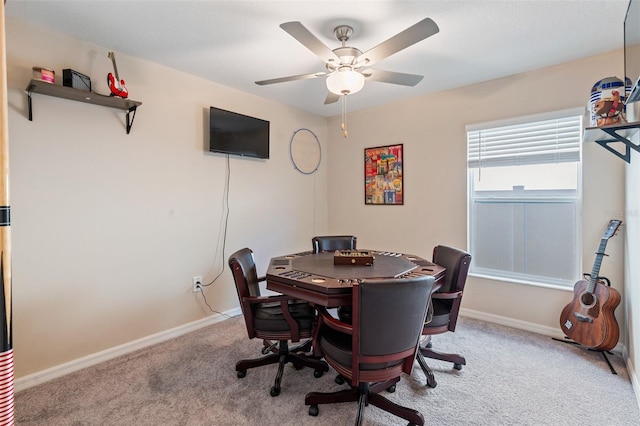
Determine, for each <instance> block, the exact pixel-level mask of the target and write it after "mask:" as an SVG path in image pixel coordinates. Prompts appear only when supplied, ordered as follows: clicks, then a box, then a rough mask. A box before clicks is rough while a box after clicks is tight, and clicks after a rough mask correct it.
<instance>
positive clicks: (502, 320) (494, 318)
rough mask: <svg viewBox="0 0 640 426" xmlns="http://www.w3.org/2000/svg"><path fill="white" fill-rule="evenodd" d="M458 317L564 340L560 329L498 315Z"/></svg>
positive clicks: (466, 312) (618, 349) (462, 311)
mask: <svg viewBox="0 0 640 426" xmlns="http://www.w3.org/2000/svg"><path fill="white" fill-rule="evenodd" d="M460 315H462V316H465V317H469V318H474V319H478V320H481V321H486V322H491V323H494V324H500V325H504V326H506V327H512V328H517V329H518V330H524V331H530V332H532V333H538V334H542V335H543V336H549V337H553V338H556V339H564V337H565V336H564V333H563V332H562V330H561V329H560V327H559V326H558V327H548V326H546V325H540V324H534V323H531V322H527V321H522V320H517V319H513V318H508V317H503V316H500V315H494V314H488V313H486V312H480V311H474V310H473V309H465V308H461V309H460ZM623 349H624V345H622V343H618V344H617V345H616V347H615V348H613V349H612V350H611V351H612V352H617V353H619V354H622V353H623Z"/></svg>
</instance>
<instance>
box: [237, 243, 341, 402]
mask: <svg viewBox="0 0 640 426" xmlns="http://www.w3.org/2000/svg"><path fill="white" fill-rule="evenodd" d="M229 267H230V268H231V271H232V273H233V279H234V281H235V283H236V290H237V291H238V298H239V299H240V307H241V309H242V314H243V315H244V322H245V325H246V326H247V334H248V335H249V338H250V339H253V338H254V337H257V338H260V339H263V345H264V347H263V349H262V353H263V354H268V353H269V352H273V353H271V354H269V355H266V356H264V357H261V358H257V359H244V360H241V361H238V362H237V363H236V371H237V375H238V377H239V378H242V377H244V376H246V374H247V369H249V368H254V367H260V366H262V365H268V364H276V363H278V364H279V366H278V373H277V375H276V380H275V382H274V384H273V387H271V391H270V393H271V396H277V395H279V394H280V383H281V381H282V373H283V372H284V365H285V364H286V363H288V362H291V363H293V365H294V367H296V368H297V369H300V368H302V367H311V368H313V369H314V370H315V371H314V376H315V377H321V376H322V374H323V372H325V371H329V366H328V365H327V364H326V363H325V362H323V361H320V360H317V359H313V358H309V357H306V356H304V355H302V354H299V353H297V352H307V351H309V350H310V348H311V340H308V341H307V342H305V343H304V344H302V345H300V346H299V347H296V348H292V349H289V344H288V341H289V340H291V341H292V342H299V341H300V339H301V338H310V337H312V334H313V327H314V325H315V320H316V311H315V309H314V308H313V307H312V306H311V305H309V304H308V303H307V302H303V301H299V300H295V299H292V298H290V297H288V296H284V295H276V296H260V286H259V284H258V283H259V282H260V281H264V280H265V277H260V278H258V275H257V273H256V265H255V262H254V260H253V251H251V250H250V249H248V248H243V249H241V250H238V251H237V252H235V253H233V254H232V255H231V256H230V257H229ZM271 340H276V341H278V342H277V343H276V344H272V342H271ZM276 346H278V350H277V351H276V349H275V347H276Z"/></svg>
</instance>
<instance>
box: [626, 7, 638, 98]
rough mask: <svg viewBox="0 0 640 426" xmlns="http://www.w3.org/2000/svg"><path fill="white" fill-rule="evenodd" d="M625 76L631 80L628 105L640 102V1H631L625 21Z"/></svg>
mask: <svg viewBox="0 0 640 426" xmlns="http://www.w3.org/2000/svg"><path fill="white" fill-rule="evenodd" d="M624 74H625V76H626V77H627V78H628V79H630V80H631V84H632V90H631V94H630V95H629V97H628V98H627V101H626V102H627V103H630V102H637V101H639V100H640V0H631V1H629V7H628V9H627V16H626V17H625V19H624Z"/></svg>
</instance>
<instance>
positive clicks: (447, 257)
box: [425, 246, 471, 333]
mask: <svg viewBox="0 0 640 426" xmlns="http://www.w3.org/2000/svg"><path fill="white" fill-rule="evenodd" d="M432 261H433V263H436V264H438V265H440V266H444V267H445V268H447V270H446V272H445V277H444V284H442V286H441V287H440V288H439V289H438V291H437V293H453V292H459V293H460V294H459V295H458V297H456V298H453V299H450V298H449V299H441V300H438V304H439V308H438V309H434V315H442V312H441V311H440V310H441V309H443V308H444V309H446V310H448V315H447V317H448V318H447V323H446V324H445V325H440V321H436V320H435V319H434V321H433V323H432V324H427V325H426V326H425V330H427V329H429V328H430V327H431V329H432V332H434V333H436V332H444V331H447V330H449V331H456V325H457V323H458V313H459V312H460V305H461V304H462V294H463V290H464V286H465V284H466V282H467V275H468V274H469V266H470V265H471V255H470V254H469V253H467V252H466V251H463V250H460V249H457V248H454V247H448V246H436V247H434V249H433V259H432ZM435 298H437V295H434V299H435ZM434 303H435V302H434ZM442 318H445V317H444V316H443V317H442Z"/></svg>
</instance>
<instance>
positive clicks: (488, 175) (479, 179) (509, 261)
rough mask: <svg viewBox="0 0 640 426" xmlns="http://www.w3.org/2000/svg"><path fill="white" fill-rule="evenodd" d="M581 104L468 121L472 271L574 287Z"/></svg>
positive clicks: (577, 264)
mask: <svg viewBox="0 0 640 426" xmlns="http://www.w3.org/2000/svg"><path fill="white" fill-rule="evenodd" d="M583 114H584V109H583V108H580V109H572V110H564V111H558V112H555V113H551V114H544V115H536V116H529V117H521V118H518V119H513V120H508V121H506V120H505V121H501V122H492V123H484V124H479V125H472V126H467V148H468V151H467V170H468V177H469V184H468V209H469V212H468V236H469V251H470V252H471V253H472V255H473V256H472V263H471V269H470V273H471V274H473V275H476V276H484V277H487V278H494V279H504V280H509V281H516V282H524V283H532V284H538V285H548V286H561V287H567V288H573V284H574V282H575V277H576V276H579V275H580V270H581V264H580V261H581V258H582V256H581V252H580V251H579V250H578V248H579V247H580V234H579V230H580V216H581V215H580V205H581V203H580V201H581V190H580V171H581V167H580V164H581V163H580V156H581V145H582V143H581V142H582V139H581V135H582V117H583Z"/></svg>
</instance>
